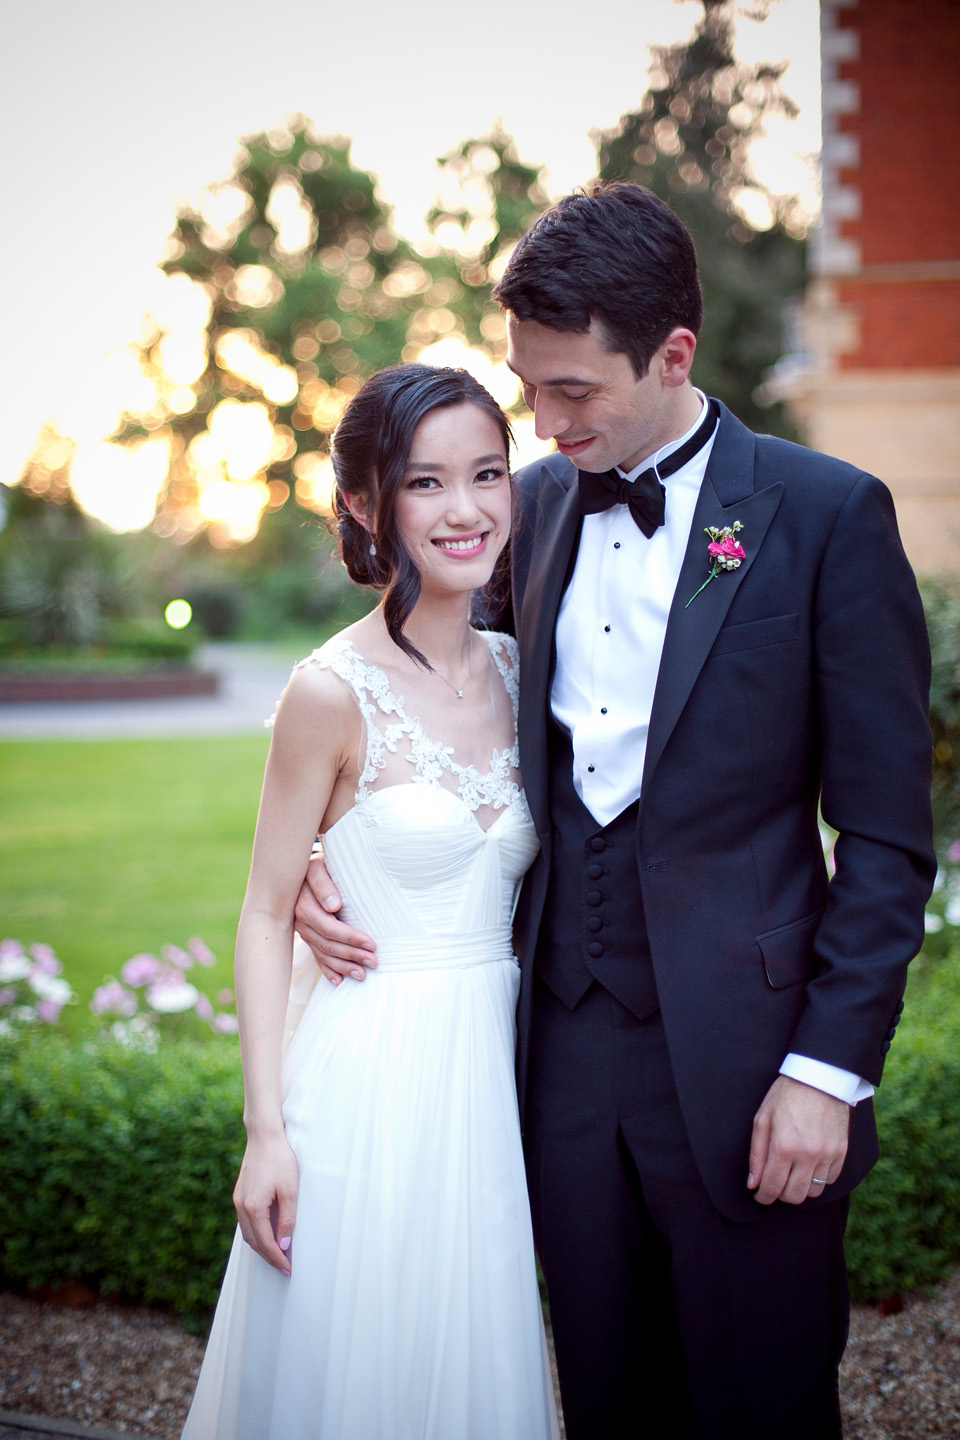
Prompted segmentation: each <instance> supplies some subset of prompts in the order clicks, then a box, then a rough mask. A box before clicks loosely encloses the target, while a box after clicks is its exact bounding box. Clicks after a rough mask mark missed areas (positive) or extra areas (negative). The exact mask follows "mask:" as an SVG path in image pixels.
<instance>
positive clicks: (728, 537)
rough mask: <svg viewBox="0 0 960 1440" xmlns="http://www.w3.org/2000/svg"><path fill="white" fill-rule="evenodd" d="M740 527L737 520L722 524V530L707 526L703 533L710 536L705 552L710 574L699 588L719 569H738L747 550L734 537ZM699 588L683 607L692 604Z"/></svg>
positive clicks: (703, 588)
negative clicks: (708, 558) (708, 557)
mask: <svg viewBox="0 0 960 1440" xmlns="http://www.w3.org/2000/svg"><path fill="white" fill-rule="evenodd" d="M742 529H743V526H742V525H741V524H740V521H739V520H734V522H733V524H732V525H724V527H723V529H722V530H718V529H717V527H716V526H715V525H708V526H707V528H706V530H705V531H704V534H705V535H709V536H710V544H709V545H708V546H707V554H708V555H709V556H710V574H709V575H708V576H707V578H706V580H704V582H703V584H702V585H701V586H700V590H705V589H706V588H707V586H708V585H709V584H710V581H711V580H712V579H713V577H714V576H715V575H718V574H719V573H720V571H721V570H739V568H740V562H741V560H746V558H747V552H746V550H744V548H743V546H742V545H741V544H740V542H739V540H737V538H736V535H737V531H738V530H742ZM700 590H695V591H694V592H693V594H692V595H691V596H690V599H689V600H688V601H687V604H686V605H685V606H684V607H683V608H684V609H685V610H686V608H687V606H688V605H692V604H693V602H694V600H696V598H697V596H698V595H699V594H700Z"/></svg>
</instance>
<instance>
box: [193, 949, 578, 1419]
mask: <svg viewBox="0 0 960 1440" xmlns="http://www.w3.org/2000/svg"><path fill="white" fill-rule="evenodd" d="M298 950H299V942H298ZM298 959H299V960H300V961H301V964H300V967H299V968H300V975H301V979H300V980H299V982H298V980H297V978H296V975H295V982H294V988H293V999H294V1002H295V1003H294V1005H293V1010H294V1012H295V1013H297V1014H298V1015H299V1017H300V1018H299V1020H298V1023H297V1024H296V1028H295V1033H294V1034H293V1037H292V1040H291V1042H290V1045H289V1049H288V1053H287V1057H286V1062H285V1072H284V1095H285V1098H284V1121H285V1125H286V1130H287V1135H288V1137H289V1140H290V1143H291V1145H292V1147H293V1150H294V1152H295V1154H296V1156H297V1161H298V1164H299V1169H300V1190H299V1197H298V1204H297V1219H296V1228H295V1231H294V1237H293V1244H292V1246H291V1249H290V1258H291V1262H292V1271H293V1273H292V1276H291V1277H290V1278H287V1277H286V1276H284V1275H281V1274H280V1273H279V1272H278V1271H276V1270H274V1269H272V1268H271V1267H270V1266H269V1265H267V1264H266V1262H265V1261H263V1260H262V1259H261V1258H260V1257H259V1256H257V1255H256V1254H255V1253H254V1252H253V1251H252V1250H250V1249H249V1247H248V1246H246V1245H245V1244H244V1242H243V1240H242V1239H241V1238H240V1235H239V1232H238V1233H237V1236H236V1238H235V1240H234V1244H233V1249H232V1252H231V1255H230V1260H229V1264H228V1267H227V1273H226V1277H225V1279H224V1284H223V1290H222V1293H221V1296H220V1302H219V1305H218V1307H217V1312H216V1317H215V1320H214V1325H213V1330H212V1332H211V1336H210V1341H209V1345H208V1348H207V1354H206V1359H205V1361H204V1366H203V1371H202V1374H201V1377H200V1382H199V1385H198V1388H197V1393H196V1397H195V1400H194V1404H193V1408H192V1410H191V1413H190V1417H189V1419H188V1421H187V1426H186V1429H185V1430H184V1432H183V1435H184V1440H546V1437H550V1436H555V1435H556V1433H557V1430H556V1417H555V1413H554V1408H553V1395H552V1386H551V1383H550V1377H549V1368H548V1365H547V1362H546V1355H545V1343H544V1338H543V1324H542V1319H541V1314H540V1304H539V1296H538V1291H537V1281H536V1270H535V1261H534V1252H533V1240H532V1235H531V1229H530V1216H529V1206H528V1202H527V1194H526V1186H525V1178H524V1169H523V1157H522V1153H521V1145H520V1132H519V1124H518V1117H517V1101H516V1090H515V1084H514V1012H515V1006H516V994H517V986H518V970H517V966H516V962H515V961H514V960H513V958H512V956H511V955H510V954H509V932H491V933H489V934H486V935H484V934H480V935H477V934H474V935H471V936H469V937H467V938H466V939H464V940H462V941H461V940H458V939H457V938H456V937H451V936H446V937H443V938H439V937H438V938H437V939H436V940H433V939H432V938H431V940H430V941H429V942H423V941H421V942H419V949H418V951H417V953H411V952H410V949H409V945H407V946H404V945H403V944H398V945H394V946H393V947H391V946H390V945H389V944H384V945H381V946H380V947H379V961H380V966H379V969H378V970H376V971H375V972H373V973H371V974H370V975H369V976H368V978H367V979H366V980H365V981H363V982H362V983H359V984H358V983H356V982H354V981H349V980H347V981H344V982H343V984H341V985H340V986H339V987H336V988H334V987H333V986H331V985H329V984H328V983H327V982H326V981H324V980H320V981H319V982H317V980H316V975H317V973H318V972H317V971H316V968H315V967H314V966H313V964H312V961H310V962H306V961H305V960H304V953H303V951H302V950H301V951H299V955H298ZM298 984H299V997H298ZM298 999H299V1007H298V1004H297V1001H298ZM304 1000H305V1004H304V1003H303V1002H304Z"/></svg>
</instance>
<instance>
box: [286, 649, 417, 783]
mask: <svg viewBox="0 0 960 1440" xmlns="http://www.w3.org/2000/svg"><path fill="white" fill-rule="evenodd" d="M304 665H319V666H321V667H322V668H323V669H324V670H332V671H333V673H334V674H335V675H337V676H338V677H339V678H340V679H341V680H342V681H343V682H344V684H345V685H347V686H348V687H349V689H350V690H351V691H352V692H353V696H354V699H355V700H356V702H357V706H358V708H359V710H360V714H361V715H362V716H363V722H364V731H365V732H366V739H367V744H366V752H365V754H364V759H363V768H362V769H361V771H360V777H359V779H358V781H357V790H356V794H355V796H354V801H355V803H356V804H358V805H359V804H360V802H361V801H362V800H363V799H365V797H366V796H367V794H368V793H369V791H368V788H367V787H368V786H369V785H371V784H372V783H373V781H374V780H375V779H376V776H377V773H378V771H380V770H382V769H383V766H384V763H385V757H386V752H387V749H388V748H392V744H395V741H394V742H391V739H390V737H389V734H384V732H383V731H382V730H381V729H380V726H379V725H378V724H377V715H378V712H379V713H382V714H385V715H396V716H397V717H398V719H399V721H400V724H401V727H402V726H403V725H404V724H405V723H406V716H405V715H404V711H403V696H402V695H394V693H393V691H392V690H391V689H390V682H389V681H388V679H387V676H386V674H385V673H384V671H383V670H381V669H380V668H379V667H378V666H376V665H368V664H367V663H366V662H365V660H364V659H363V656H362V655H359V654H358V653H357V651H356V650H354V648H353V646H352V645H351V644H350V643H349V642H348V641H339V640H338V638H337V637H335V638H334V639H333V640H329V641H328V642H327V644H326V645H321V646H320V648H319V650H314V651H313V652H312V654H310V655H308V656H307V657H306V658H305V659H304V660H300V661H298V662H297V664H296V665H295V666H294V667H293V668H294V669H295V670H299V669H301V667H302V666H304Z"/></svg>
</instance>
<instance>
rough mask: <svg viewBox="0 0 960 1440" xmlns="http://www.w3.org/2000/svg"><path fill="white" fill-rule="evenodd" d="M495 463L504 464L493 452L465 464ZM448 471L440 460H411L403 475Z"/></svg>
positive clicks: (498, 454)
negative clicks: (412, 472) (422, 471)
mask: <svg viewBox="0 0 960 1440" xmlns="http://www.w3.org/2000/svg"><path fill="white" fill-rule="evenodd" d="M495 461H499V462H500V464H501V465H503V464H504V463H505V461H504V458H503V456H502V455H501V454H500V453H499V452H498V451H496V450H494V451H493V453H492V454H491V455H480V456H478V457H477V459H476V460H470V461H468V462H467V463H468V464H470V465H492V464H494V462H495ZM449 469H450V466H449V465H445V464H444V463H443V461H442V460H412V461H411V462H410V464H409V465H408V466H407V469H406V472H405V473H406V474H409V473H410V471H411V470H449Z"/></svg>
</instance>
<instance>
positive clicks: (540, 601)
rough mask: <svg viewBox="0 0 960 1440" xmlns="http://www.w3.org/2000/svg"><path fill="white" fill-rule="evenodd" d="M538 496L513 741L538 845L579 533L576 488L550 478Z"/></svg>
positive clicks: (544, 828)
mask: <svg viewBox="0 0 960 1440" xmlns="http://www.w3.org/2000/svg"><path fill="white" fill-rule="evenodd" d="M551 478H552V483H551V484H550V485H549V486H548V487H547V486H545V487H544V490H543V491H542V492H541V494H540V497H539V510H540V514H539V516H538V524H537V531H536V534H535V536H534V539H533V544H532V550H531V559H530V570H529V575H528V578H527V583H526V588H525V590H524V595H523V604H522V607H521V612H520V621H519V634H518V636H517V638H518V640H519V642H520V656H521V683H520V715H519V721H518V726H517V730H518V737H519V741H520V752H521V754H522V756H523V785H524V790H525V791H526V795H527V802H528V804H529V806H530V812H531V814H532V816H533V820H534V823H535V825H536V827H537V830H538V831H539V832H540V836H541V840H544V839H545V838H548V837H549V830H550V815H549V785H548V777H547V744H546V724H545V720H546V717H547V715H548V713H549V705H550V694H549V690H550V681H551V676H552V673H553V655H554V627H555V625H556V621H557V611H558V610H559V608H560V600H561V597H562V595H563V589H564V581H565V579H566V575H567V570H568V567H569V563H570V557H571V555H572V553H573V548H574V545H575V544H576V540H577V535H578V533H579V528H580V518H581V514H580V506H579V503H578V496H577V487H576V485H575V484H574V485H571V486H570V488H569V489H568V488H566V487H565V486H564V485H563V483H562V481H560V480H558V479H557V478H556V477H551Z"/></svg>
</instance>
